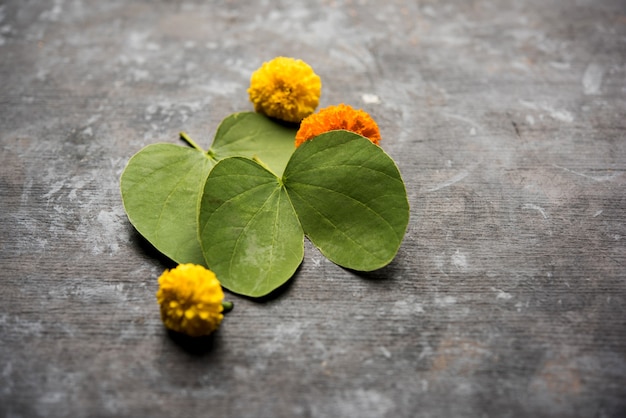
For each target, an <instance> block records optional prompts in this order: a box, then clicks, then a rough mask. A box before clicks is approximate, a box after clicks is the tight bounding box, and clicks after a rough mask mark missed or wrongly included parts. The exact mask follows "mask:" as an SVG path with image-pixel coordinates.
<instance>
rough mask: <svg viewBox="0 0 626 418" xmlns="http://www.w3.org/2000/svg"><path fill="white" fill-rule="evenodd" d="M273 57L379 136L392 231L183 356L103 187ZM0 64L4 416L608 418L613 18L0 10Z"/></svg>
mask: <svg viewBox="0 0 626 418" xmlns="http://www.w3.org/2000/svg"><path fill="white" fill-rule="evenodd" d="M277 55H286V56H294V57H299V58H302V59H304V60H305V61H307V62H308V63H310V64H311V65H312V66H313V67H314V68H315V70H316V71H317V73H318V74H320V76H321V77H322V80H323V83H324V85H323V97H322V106H327V105H330V104H336V103H339V102H346V103H350V104H352V105H354V106H357V107H363V108H364V109H366V110H367V111H369V112H370V113H371V114H372V115H373V116H374V117H375V118H376V120H377V121H378V122H379V125H380V127H381V129H382V133H383V136H384V142H383V143H382V145H383V147H384V148H385V149H386V150H387V151H388V152H389V153H390V154H391V155H392V156H393V157H394V158H395V159H396V161H397V162H398V165H399V167H400V169H401V171H402V173H403V175H404V177H405V180H406V182H407V185H408V189H409V199H410V204H411V207H412V211H411V216H412V219H411V223H410V226H409V230H408V233H407V235H406V239H405V242H404V244H403V246H402V248H401V251H400V254H399V255H398V257H397V259H396V260H395V261H394V262H393V263H392V264H391V265H390V266H388V267H387V268H385V269H383V270H380V271H377V272H374V273H371V274H368V275H357V274H354V273H353V272H349V271H345V270H342V269H340V268H338V267H336V266H335V265H333V264H332V263H330V262H328V261H327V260H325V259H324V258H323V257H322V256H320V255H319V253H317V252H316V251H315V250H314V249H313V248H312V246H311V245H307V247H306V256H305V260H304V263H303V265H302V267H301V269H300V270H299V272H298V274H297V276H296V277H295V278H294V279H293V280H292V282H291V283H290V285H289V286H287V287H286V288H285V289H283V291H282V292H280V293H279V294H277V295H276V296H275V297H273V298H270V299H268V300H266V301H264V302H262V303H259V302H255V301H251V300H248V299H245V298H241V297H237V296H235V295H231V297H230V298H231V299H232V300H234V302H235V305H236V306H235V310H234V311H233V312H232V313H230V314H229V315H228V316H227V318H226V320H225V322H224V323H223V326H222V328H221V329H220V331H219V332H218V333H217V334H216V335H215V336H214V337H213V338H210V339H208V340H206V341H202V342H201V343H197V344H189V342H187V341H181V340H179V339H177V338H173V337H172V336H170V335H168V334H167V332H165V331H164V329H163V327H162V324H161V322H160V319H159V315H158V310H157V305H156V302H155V297H154V293H155V291H156V278H157V277H158V275H159V274H160V273H161V271H162V270H163V269H164V268H165V267H167V266H169V264H168V263H167V261H166V260H163V259H161V258H159V257H158V256H157V254H155V253H154V251H153V250H151V249H150V248H149V246H147V245H146V244H145V243H143V242H142V240H141V239H140V238H139V237H138V235H137V234H136V233H135V232H134V231H133V229H132V227H131V226H130V225H129V223H128V221H127V219H126V217H125V215H124V212H123V209H122V205H121V201H120V196H119V191H118V180H119V176H120V174H121V171H122V169H123V167H124V165H125V163H126V161H127V160H128V158H129V157H130V156H131V155H132V154H133V153H135V152H136V151H138V150H139V149H140V148H141V147H143V146H144V145H147V144H150V143H154V142H157V141H165V142H172V143H178V139H177V133H178V132H179V131H180V130H183V129H184V130H186V131H188V132H189V133H190V134H191V135H192V136H193V137H194V138H196V139H197V140H198V141H199V142H201V143H202V144H203V145H204V146H207V145H208V144H209V143H210V139H211V137H212V135H213V133H214V131H215V128H216V126H217V124H218V123H219V121H220V120H221V119H222V118H224V117H225V116H227V115H228V114H230V113H232V112H236V111H242V110H251V105H250V103H249V102H248V100H247V95H246V88H247V86H248V80H249V76H250V74H251V72H252V71H253V70H254V69H256V68H257V67H258V66H259V65H260V64H261V63H262V62H263V61H265V60H268V59H271V58H273V57H274V56H277ZM0 57H1V59H0V79H1V81H2V83H1V85H0V141H1V143H2V151H1V154H0V155H1V157H0V158H1V159H0V211H1V212H0V217H1V218H0V219H1V222H0V234H1V237H2V245H1V250H0V251H1V253H0V263H1V264H0V272H1V273H0V275H1V293H0V333H1V342H0V415H1V416H4V417H38V416H42V417H43V416H52V417H57V416H68V417H80V416H115V417H138V416H151V417H158V416H164V417H165V416H167V417H170V416H216V417H217V416H230V417H392V416H393V417H396V416H401V417H482V416H494V417H518V416H564V417H618V416H626V315H625V314H626V268H625V263H626V223H625V221H626V174H625V172H624V169H625V168H626V142H625V139H626V132H625V128H626V3H625V2H624V1H617V0H615V1H612V0H579V1H557V0H552V1H544V0H531V1H522V2H519V1H513V0H505V1H498V2H492V1H488V0H477V1H469V2H468V1H462V0H455V1H427V0H424V1H419V2H409V1H393V0H392V1H385V2H383V1H367V0H366V1H357V0H352V1H348V0H346V1H323V2H310V1H289V2H270V1H260V2H244V1H210V2H205V1H176V2H173V1H161V2H153V1H133V2H128V1H122V0H112V1H87V0H74V1H69V0H66V1H64V0H55V1H48V2H46V1H39V2H37V1H20V0H8V1H4V2H2V3H1V5H0Z"/></svg>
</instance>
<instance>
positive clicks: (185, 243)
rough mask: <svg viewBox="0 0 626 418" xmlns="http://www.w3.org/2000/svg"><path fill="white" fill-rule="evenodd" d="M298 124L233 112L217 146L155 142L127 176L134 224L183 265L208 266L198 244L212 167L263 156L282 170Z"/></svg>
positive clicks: (126, 197)
mask: <svg viewBox="0 0 626 418" xmlns="http://www.w3.org/2000/svg"><path fill="white" fill-rule="evenodd" d="M295 133H296V130H295V128H290V127H285V126H284V125H281V124H280V123H277V122H274V121H273V120H270V119H268V118H267V117H265V116H263V115H260V114H257V113H251V112H244V113H236V114H233V115H230V116H228V117H227V118H226V119H224V120H223V121H222V123H221V124H220V126H219V128H218V130H217V132H216V135H215V140H214V142H213V145H212V147H211V149H210V150H209V151H208V152H204V151H202V150H201V149H199V147H197V146H196V148H194V149H192V148H188V147H182V146H178V145H172V144H153V145H149V146H147V147H145V148H143V149H142V150H141V151H139V152H138V153H137V154H135V155H134V156H133V157H132V158H131V159H130V161H129V162H128V165H127V166H126V168H125V170H124V172H123V173H122V178H121V181H120V183H121V191H122V200H123V202H124V209H125V210H126V214H127V215H128V218H129V220H130V222H131V223H132V224H133V226H135V228H136V229H137V231H139V233H140V234H141V235H143V236H144V237H145V238H146V239H147V240H148V241H149V242H150V243H151V244H152V245H154V247H155V248H157V249H158V250H159V251H160V252H162V253H163V254H165V255H166V256H168V257H169V258H171V259H172V260H174V261H176V262H177V263H196V264H205V261H204V257H203V255H202V250H201V248H200V244H199V242H198V224H197V222H198V205H199V199H200V196H201V192H202V190H203V189H204V184H205V181H206V178H207V176H208V174H209V172H210V170H211V168H212V167H213V166H214V165H215V164H216V163H217V161H219V160H220V159H222V158H226V157H231V156H245V157H250V158H252V157H255V156H256V157H259V158H261V159H263V161H265V162H266V163H267V164H268V166H269V167H270V168H271V170H273V171H274V172H275V173H278V174H282V172H283V170H284V168H285V165H286V164H287V161H288V160H289V157H290V155H291V154H292V152H293V150H294V138H295Z"/></svg>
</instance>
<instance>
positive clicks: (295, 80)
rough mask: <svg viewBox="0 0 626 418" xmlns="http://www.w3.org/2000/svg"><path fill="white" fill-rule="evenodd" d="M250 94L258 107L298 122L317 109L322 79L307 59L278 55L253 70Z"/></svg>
mask: <svg viewBox="0 0 626 418" xmlns="http://www.w3.org/2000/svg"><path fill="white" fill-rule="evenodd" d="M248 94H249V95H250V101H251V102H252V103H253V104H254V110H255V111H257V112H259V113H264V114H265V115H267V116H269V117H272V118H277V119H281V120H284V121H287V122H296V123H297V122H300V121H301V120H302V119H304V118H305V117H307V116H308V115H310V114H311V113H313V112H315V108H316V107H317V105H318V104H319V101H320V95H321V94H322V80H321V79H320V77H319V76H318V75H317V74H315V72H313V69H312V68H311V67H310V66H309V65H308V64H307V63H305V62H304V61H302V60H296V59H293V58H286V57H277V58H274V59H273V60H271V61H269V62H265V63H263V65H262V66H261V68H259V69H258V70H256V71H255V72H254V73H253V74H252V77H251V78H250V88H249V89H248Z"/></svg>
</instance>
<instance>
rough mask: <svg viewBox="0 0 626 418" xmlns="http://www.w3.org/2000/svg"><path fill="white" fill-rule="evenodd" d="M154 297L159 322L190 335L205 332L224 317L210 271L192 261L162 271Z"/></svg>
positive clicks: (221, 294) (219, 288) (217, 285)
mask: <svg viewBox="0 0 626 418" xmlns="http://www.w3.org/2000/svg"><path fill="white" fill-rule="evenodd" d="M156 297H157V301H158V302H159V305H160V306H161V319H162V320H163V324H164V325H165V326H166V327H167V328H169V329H171V330H173V331H177V332H181V333H184V334H187V335H190V336H192V337H198V336H201V335H209V334H210V333H212V332H213V331H215V330H216V329H217V328H218V327H219V326H220V323H221V322H222V319H223V318H224V315H223V314H222V311H223V310H224V308H223V306H222V301H223V299H224V292H223V291H222V286H221V285H220V282H219V281H218V280H217V277H215V274H214V273H213V272H212V271H211V270H207V269H206V268H204V267H202V266H199V265H196V264H179V265H178V266H177V267H176V268H173V269H171V270H165V271H164V272H163V274H162V275H161V277H159V290H158V291H157V294H156Z"/></svg>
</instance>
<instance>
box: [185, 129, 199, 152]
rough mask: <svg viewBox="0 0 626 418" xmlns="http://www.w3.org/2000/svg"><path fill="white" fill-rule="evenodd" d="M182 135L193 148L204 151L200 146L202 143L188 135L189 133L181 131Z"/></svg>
mask: <svg viewBox="0 0 626 418" xmlns="http://www.w3.org/2000/svg"><path fill="white" fill-rule="evenodd" d="M180 137H181V138H182V139H183V140H184V141H185V142H186V143H188V144H189V145H191V146H192V147H193V148H195V149H197V150H198V151H200V152H204V150H203V149H202V148H201V147H200V145H198V144H196V141H194V140H193V139H191V138H190V137H189V135H187V133H185V132H181V133H180Z"/></svg>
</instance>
